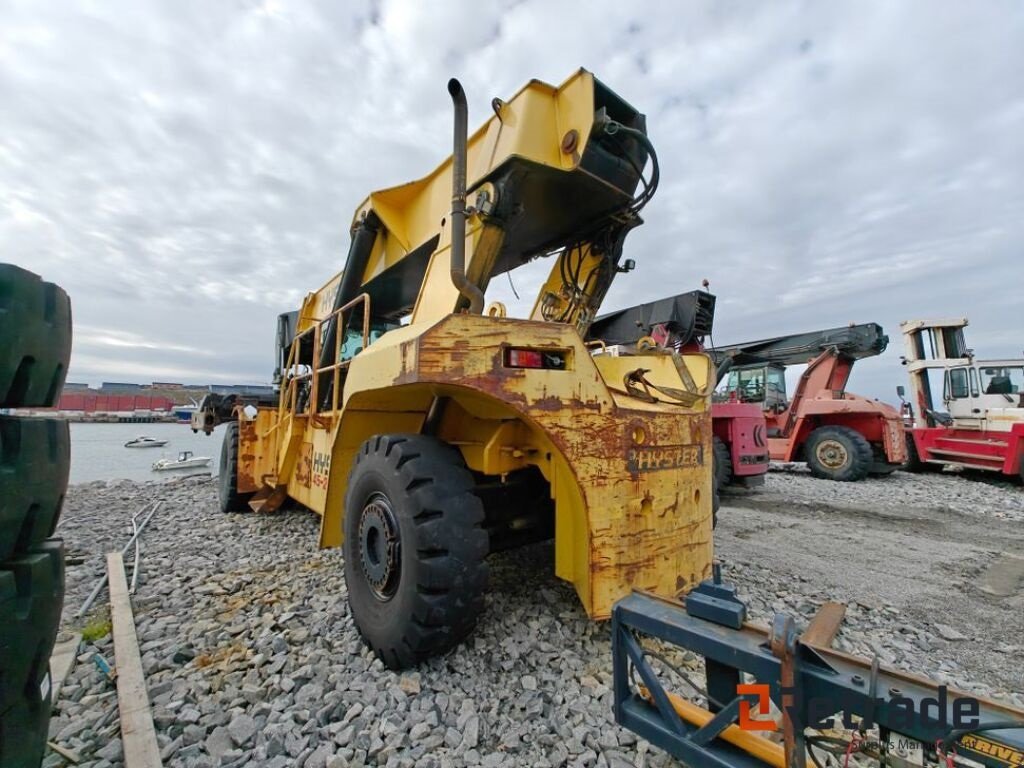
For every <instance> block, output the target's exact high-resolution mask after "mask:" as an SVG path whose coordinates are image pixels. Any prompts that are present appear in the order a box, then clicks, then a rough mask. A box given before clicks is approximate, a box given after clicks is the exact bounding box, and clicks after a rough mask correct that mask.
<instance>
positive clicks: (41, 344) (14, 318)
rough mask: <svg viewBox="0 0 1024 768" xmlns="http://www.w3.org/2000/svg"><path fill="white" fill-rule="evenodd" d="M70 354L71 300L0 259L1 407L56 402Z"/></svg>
mask: <svg viewBox="0 0 1024 768" xmlns="http://www.w3.org/2000/svg"><path fill="white" fill-rule="evenodd" d="M70 356H71V302H70V300H69V299H68V295H67V294H66V293H65V292H64V290H63V289H62V288H59V287H58V286H56V285H54V284H53V283H47V282H44V281H43V279H42V278H40V277H39V275H36V274H34V273H32V272H29V271H28V270H25V269H21V268H20V267H16V266H14V265H13V264H0V408H18V407H22V406H25V407H33V408H48V407H50V406H53V405H56V404H57V400H58V399H59V398H60V390H61V387H63V386H64V378H65V377H66V376H67V372H68V359H69V358H70Z"/></svg>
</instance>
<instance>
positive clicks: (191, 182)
mask: <svg viewBox="0 0 1024 768" xmlns="http://www.w3.org/2000/svg"><path fill="white" fill-rule="evenodd" d="M488 7H492V8H493V9H494V10H492V11H485V10H484V9H486V8H488ZM1022 41H1024V4H1021V3H1019V2H1010V1H1007V2H987V1H984V0H983V1H981V2H972V3H964V2H935V1H934V0H928V1H927V2H925V1H923V0H922V2H903V3H901V2H888V1H887V2H881V1H879V2H874V3H869V2H847V3H838V2H836V3H833V2H771V3H764V2H706V3H699V2H687V3H667V2H666V3H651V4H650V5H645V4H643V3H633V4H629V6H628V10H627V7H626V6H625V5H623V4H622V3H618V2H616V3H612V2H600V1H597V0H589V1H588V2H586V3H580V2H572V3H556V2H551V1H550V0H526V1H525V2H506V3H504V4H499V3H494V4H489V3H480V2H463V3H451V2H422V1H421V0H411V1H410V2H380V3H369V2H352V1H351V0H347V1H346V2H338V1H337V0H322V1H321V2H314V1H313V0H310V1H309V2H287V1H286V0H267V2H249V1H248V0H233V1H232V2H228V1H223V2H210V0H199V1H196V2H186V1H183V0H175V2H155V1H154V2H143V1H141V0H95V2H85V1H83V2H78V3H73V2H67V3H58V2H42V1H41V0H0V249H2V250H0V258H2V259H3V260H5V261H13V262H15V263H17V264H20V265H22V266H24V267H27V268H29V269H32V270H33V271H36V272H39V273H41V274H42V275H44V276H45V277H46V278H47V279H49V280H54V281H57V282H59V283H61V284H62V285H63V286H64V287H65V288H66V289H67V290H68V291H69V293H70V294H71V296H72V300H73V303H74V313H75V325H76V327H75V343H74V354H73V357H72V363H71V375H70V380H74V381H88V382H91V383H94V384H96V383H99V382H100V381H104V380H106V381H141V382H148V381H150V380H153V379H157V380H172V381H188V382H206V381H219V382H266V381H268V380H269V378H270V374H271V369H272V367H273V360H272V344H273V332H274V318H275V316H276V315H277V314H278V313H279V312H281V311H284V310H288V309H293V308H296V307H297V305H298V303H299V301H300V299H301V297H302V295H303V294H304V293H305V292H306V291H308V290H312V289H314V288H316V287H318V286H319V285H320V284H321V283H322V282H323V281H324V280H326V279H327V278H328V277H329V276H330V275H331V274H333V273H334V272H336V271H337V270H338V269H340V268H341V266H342V263H343V259H344V255H345V253H346V250H347V247H348V226H349V223H350V220H351V216H352V212H353V209H354V208H355V206H356V205H357V204H358V203H359V202H360V200H362V198H363V197H365V195H366V194H367V193H368V192H369V191H371V190H373V189H376V188H380V187H386V186H390V185H393V184H397V183H401V182H404V181H408V180H412V179H414V178H417V177H419V176H422V175H424V174H425V173H427V172H429V171H430V170H431V169H433V167H434V166H435V165H437V163H438V162H440V160H441V159H442V158H443V157H444V156H445V155H446V154H447V153H448V151H449V142H450V134H451V129H450V120H451V117H450V101H449V98H448V94H447V92H446V90H445V84H446V82H447V79H448V78H449V77H451V76H457V77H459V78H460V79H461V80H462V82H463V84H464V85H465V87H466V90H467V92H468V94H469V102H470V127H471V130H472V129H473V128H474V127H475V126H476V125H478V124H479V123H481V122H482V121H483V120H484V119H486V117H487V115H488V114H489V109H488V104H489V101H490V99H491V98H492V97H493V96H501V97H508V96H510V95H511V94H512V93H513V92H514V91H515V90H517V89H518V88H519V87H520V86H521V85H522V84H524V83H525V82H526V81H527V80H529V79H530V78H534V77H536V78H540V79H542V80H547V81H548V82H553V83H558V82H561V81H562V80H563V79H564V78H565V77H566V76H568V75H569V74H570V73H571V72H572V71H574V70H575V69H576V68H577V67H580V66H584V67H586V68H588V69H590V70H592V71H593V72H595V73H596V74H597V76H598V77H599V78H601V79H602V80H603V81H604V82H606V83H607V84H608V85H609V86H610V87H611V88H612V89H613V90H615V91H617V92H618V93H620V94H621V95H622V96H623V97H625V98H626V99H627V100H628V101H630V102H631V103H633V104H634V105H635V106H636V107H637V108H639V109H640V110H641V111H643V112H645V113H646V114H647V124H648V131H649V134H650V136H651V137H652V139H653V141H654V143H655V145H656V146H657V148H658V152H659V155H660V157H661V171H662V184H661V187H660V190H659V192H658V195H657V197H656V198H655V199H654V201H653V202H652V203H651V204H650V205H649V206H648V207H647V208H646V209H645V211H644V218H645V219H646V224H645V225H644V226H643V227H641V228H640V229H639V230H637V231H635V232H633V233H632V234H631V235H630V236H629V238H628V240H627V242H626V256H627V257H630V258H633V259H635V261H636V263H637V269H636V270H635V271H634V272H632V273H631V274H629V275H626V276H622V277H620V278H619V279H618V281H617V282H616V284H615V286H614V287H613V290H612V292H611V293H610V295H609V298H608V300H607V301H606V302H605V309H613V308H616V307H620V306H624V305H627V304H632V303H635V302H639V301H644V300H650V299H655V298H660V297H661V296H664V295H667V294H671V293H676V292H681V291H684V290H689V289H691V288H695V287H698V286H699V284H700V281H701V279H702V278H708V279H709V280H710V281H711V286H712V291H713V292H714V293H716V294H717V295H718V316H717V318H716V333H715V339H716V341H718V342H719V343H727V342H734V341H742V340H748V339H755V338H761V337H764V336H769V335H775V334H777V333H785V332H790V331H803V330H812V329H815V328H825V327H831V326H835V325H842V324H845V323H848V322H863V321H876V322H879V323H881V324H882V325H883V326H885V328H886V329H887V331H888V332H889V334H890V337H891V339H892V343H891V346H890V351H889V352H888V353H887V354H886V355H884V356H883V357H882V358H880V359H876V360H873V361H867V362H863V363H860V364H859V365H858V368H857V370H856V371H855V372H854V377H853V380H852V382H851V389H852V390H854V391H861V392H863V393H864V394H868V395H872V396H881V397H885V398H887V399H893V395H892V392H893V389H894V388H895V386H896V384H899V383H905V382H904V373H903V370H902V369H901V367H900V365H899V354H900V353H901V352H902V349H901V347H902V344H901V341H900V339H899V328H898V326H899V322H900V321H901V320H904V319H908V318H910V317H928V316H932V317H934V316H957V315H967V316H969V317H970V318H971V327H970V328H969V329H968V333H969V337H968V338H969V343H970V345H971V346H973V347H974V348H975V349H976V350H977V351H978V352H979V353H980V354H982V355H985V356H996V355H1014V356H1020V353H1021V348H1022V346H1024V328H1022V326H1024V300H1022V290H1021V289H1022V277H1024V270H1022V266H1021V265H1022V262H1024V173H1022V170H1024V44H1022ZM545 269H546V266H545ZM526 272H527V270H520V271H519V272H516V273H515V274H514V279H515V282H516V287H517V288H518V290H519V292H520V294H521V295H523V297H524V303H527V302H526V298H527V297H529V298H530V299H532V297H533V296H534V295H535V293H536V289H537V287H538V284H537V281H536V279H535V278H534V279H531V275H530V274H526ZM535 274H536V270H534V275H535ZM507 282H508V281H507V280H505V279H504V278H501V280H500V281H496V283H495V285H496V286H501V289H499V290H494V291H492V292H490V293H489V296H488V298H492V297H494V298H505V299H507V298H509V296H508V291H507ZM502 294H504V295H502Z"/></svg>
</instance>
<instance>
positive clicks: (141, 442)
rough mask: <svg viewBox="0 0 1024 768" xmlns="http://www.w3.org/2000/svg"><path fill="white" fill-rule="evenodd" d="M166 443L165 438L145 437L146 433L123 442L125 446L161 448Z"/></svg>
mask: <svg viewBox="0 0 1024 768" xmlns="http://www.w3.org/2000/svg"><path fill="white" fill-rule="evenodd" d="M165 445H167V441H166V440H157V439H156V438H155V437H147V436H146V435H139V436H138V437H136V438H135V439H134V440H129V441H128V442H127V443H125V444H124V447H125V448H162V447H163V446H165Z"/></svg>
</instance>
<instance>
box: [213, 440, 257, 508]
mask: <svg viewBox="0 0 1024 768" xmlns="http://www.w3.org/2000/svg"><path fill="white" fill-rule="evenodd" d="M252 497H253V494H251V493H241V492H240V491H239V490H238V422H237V421H230V422H228V423H227V424H226V425H225V426H224V442H223V443H221V446H220V469H219V471H218V474H217V498H218V500H219V502H220V511H221V512H249V511H250V509H249V499H251V498H252Z"/></svg>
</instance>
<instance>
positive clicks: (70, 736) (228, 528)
mask: <svg viewBox="0 0 1024 768" xmlns="http://www.w3.org/2000/svg"><path fill="white" fill-rule="evenodd" d="M790 479H791V478H787V481H788V480H790ZM772 482H773V483H774V482H775V480H774V479H772ZM813 482H814V485H815V487H816V490H817V489H818V487H821V486H833V485H837V486H838V485H840V484H831V483H825V482H821V481H813ZM846 487H848V486H846ZM822 492H826V491H825V490H824V489H822ZM156 498H161V499H163V500H164V505H163V507H162V508H161V509H160V511H158V512H157V514H156V516H155V517H154V518H153V521H152V522H151V523H150V525H149V527H148V528H147V529H146V532H145V533H144V534H143V558H142V568H141V574H140V578H139V586H138V591H137V594H136V595H135V597H134V598H133V605H134V610H135V619H136V627H137V632H138V638H139V643H140V646H141V651H142V661H143V667H144V670H145V674H146V680H147V684H148V687H149V694H150V700H151V703H152V708H153V715H154V721H155V725H156V729H157V738H158V740H159V743H160V747H161V750H162V753H163V758H164V762H165V764H166V765H169V766H216V765H220V766H242V765H262V766H271V767H272V768H273V767H274V766H277V767H279V768H283V767H284V766H293V765H294V766H307V768H325V767H326V766H331V767H332V768H333V767H335V766H343V765H356V766H358V765H385V766H405V767H411V766H461V765H484V766H500V765H533V766H556V765H566V764H568V765H584V766H594V765H596V766H638V767H639V766H646V765H653V766H658V765H668V764H675V763H674V761H672V760H670V759H669V758H668V757H667V756H666V755H665V754H664V753H662V752H660V751H659V750H657V749H655V748H653V747H651V746H650V745H649V744H647V743H646V742H645V741H643V740H639V739H637V738H636V737H635V736H634V735H632V734H631V733H629V732H628V731H625V730H624V729H621V728H619V727H618V726H617V725H615V724H614V722H613V721H612V717H611V707H612V694H611V685H612V681H611V655H610V639H609V628H608V625H607V623H600V624H598V623H595V622H591V621H589V620H588V619H587V617H586V615H585V613H584V611H583V610H582V608H581V606H580V604H579V601H578V600H577V598H576V595H575V593H574V591H573V589H572V588H571V587H570V586H569V585H567V584H565V583H563V582H560V581H558V580H557V579H555V577H554V575H553V572H552V571H553V568H552V563H553V552H552V547H551V546H550V545H549V544H548V545H538V546H533V547H528V548H524V549H520V550H516V551H512V552H507V553H503V554H500V555H495V556H492V557H491V559H490V562H491V588H490V592H489V594H488V598H487V611H486V613H485V614H484V616H482V617H481V620H480V623H479V625H478V627H477V630H476V632H475V634H474V635H473V636H472V637H471V639H470V640H469V641H468V642H466V643H464V644H463V645H461V646H460V647H458V648H457V649H455V650H454V651H453V652H451V653H449V654H448V655H446V656H444V657H442V658H438V659H433V660H431V661H430V662H428V663H426V664H424V665H422V666H421V667H419V668H417V669H416V670H413V671H407V672H404V673H394V672H391V671H389V670H387V669H386V668H385V667H383V665H381V663H380V662H379V661H377V660H376V658H375V657H373V655H372V654H371V653H370V652H369V651H368V650H367V648H366V647H365V646H364V645H363V643H362V642H361V640H360V639H359V637H358V634H357V632H356V630H355V628H354V626H353V623H352V621H351V618H350V616H349V612H348V605H347V602H346V590H345V584H344V578H343V571H342V558H341V552H340V550H319V549H318V548H317V538H318V526H319V518H318V517H317V516H316V515H314V514H312V513H309V512H302V511H296V512H280V513H273V514H265V515H252V514H239V515H223V514H221V513H219V512H217V511H216V493H215V486H214V483H213V482H211V481H210V480H208V479H190V480H184V481H181V482H173V483H170V484H156V483H128V482H121V483H111V484H104V483H92V484H88V485H81V486H76V487H74V488H72V489H71V491H70V492H69V496H68V500H67V505H66V511H65V513H64V521H63V523H62V525H61V528H60V531H59V532H60V534H61V535H63V536H64V537H65V539H66V541H67V542H68V546H69V549H70V550H72V552H73V554H74V555H78V556H80V557H82V558H83V562H82V564H81V565H78V566H75V567H71V568H69V570H68V597H67V603H66V609H65V623H66V627H67V628H69V629H72V628H81V627H82V626H83V624H90V625H91V626H93V627H95V626H96V625H97V624H98V623H99V622H101V621H102V619H103V612H104V610H105V608H104V607H103V606H102V603H103V602H104V601H105V599H106V598H105V594H104V596H103V597H101V599H100V601H98V602H99V603H100V604H101V605H100V606H99V607H98V608H97V609H95V610H94V611H93V612H91V614H90V616H88V617H86V619H85V620H82V619H74V618H73V613H74V612H75V611H76V610H77V608H78V606H79V605H81V603H82V601H83V600H84V598H85V596H86V595H87V594H88V592H89V590H90V589H91V587H92V586H93V585H94V584H95V582H96V580H97V579H99V578H100V577H101V576H102V575H103V573H104V572H105V567H106V564H105V558H104V553H105V552H107V551H110V550H114V549H119V548H120V546H121V545H122V544H123V543H124V542H125V541H127V539H128V537H129V536H130V525H129V522H128V521H129V520H130V517H131V515H132V514H133V513H134V512H136V511H137V510H138V509H139V508H140V507H141V506H143V505H144V504H145V503H147V502H148V501H150V500H152V499H156ZM126 560H127V561H130V557H128V556H126ZM734 560H735V561H734V562H731V563H730V577H731V578H733V579H734V580H736V581H737V582H739V584H740V586H741V588H742V590H743V592H744V594H745V595H746V596H748V597H749V598H751V608H752V612H753V614H754V618H755V619H764V620H766V619H767V618H768V617H769V614H770V613H771V612H772V611H774V610H779V609H785V610H790V611H792V612H794V613H797V614H799V615H801V616H803V617H804V618H807V617H809V616H810V615H812V614H813V612H814V611H815V610H816V608H817V606H818V605H820V603H821V602H822V601H824V600H827V599H832V598H833V597H834V595H831V594H827V593H826V591H823V590H820V589H815V588H814V587H813V585H812V584H809V583H801V582H800V581H798V580H797V581H795V582H793V583H786V584H785V585H783V584H779V583H778V582H777V580H776V579H774V578H773V571H772V567H771V563H761V564H758V563H757V562H755V561H753V560H752V561H750V562H743V561H741V560H740V558H738V557H737V558H734ZM898 624H899V621H898V620H897V617H891V616H890V615H889V613H888V610H887V606H886V605H884V604H880V605H863V606H856V605H855V606H853V607H852V609H851V615H850V619H849V620H848V622H847V624H846V626H845V627H844V630H843V632H842V634H841V636H840V638H839V647H841V648H844V649H850V650H854V651H860V652H865V651H866V652H868V653H870V652H872V651H876V652H878V653H879V655H881V656H883V659H885V660H891V661H893V662H894V663H895V664H896V665H900V664H901V663H902V662H908V661H909V662H914V661H915V659H916V656H915V655H914V654H913V653H912V652H911V651H912V650H913V649H914V648H915V647H917V648H920V646H921V643H922V639H923V642H928V639H927V638H928V637H929V635H930V634H931V631H930V630H929V629H925V628H924V627H920V628H911V629H910V630H909V631H895V632H894V628H897V625H898ZM926 632H927V633H928V634H922V633H926ZM908 647H909V648H910V649H911V651H908V650H906V649H907V648H908ZM94 654H99V655H101V656H103V657H104V658H106V659H107V660H108V661H110V662H111V663H113V648H112V645H111V641H110V638H109V635H108V636H106V637H102V638H99V639H95V640H93V642H90V643H83V646H82V650H81V654H80V656H79V662H78V664H77V665H76V668H75V669H74V670H73V672H72V673H71V675H70V676H69V678H68V680H67V682H66V683H65V685H64V688H63V690H62V693H61V700H60V702H59V703H58V705H57V711H56V714H55V716H54V718H53V721H52V724H51V738H52V739H53V740H54V741H55V742H57V743H58V744H60V745H61V746H62V747H65V748H67V749H72V750H75V751H76V752H78V753H79V754H80V755H81V756H82V763H81V765H83V766H94V767H95V768H100V767H102V768H106V767H107V766H116V765H120V764H121V763H122V747H121V742H120V739H119V734H118V730H117V722H118V721H117V713H116V695H115V693H114V685H113V684H112V683H111V682H110V681H109V680H107V679H106V678H105V677H104V675H103V674H102V673H101V672H100V671H99V669H98V668H97V666H96V665H95V664H94V663H93V660H92V657H93V655H94ZM883 654H884V655H883ZM683 661H684V663H685V664H686V665H687V666H688V667H690V668H691V669H692V670H694V671H695V675H697V676H699V674H700V673H699V667H700V664H699V661H698V660H697V659H695V658H693V657H692V655H689V654H683ZM959 676H961V673H960V670H958V669H956V668H953V669H950V670H948V677H949V678H950V679H952V680H956V679H957V678H958V677H959ZM993 683H994V684H995V685H998V681H993ZM982 688H983V689H985V690H989V689H991V688H992V686H989V687H988V688H986V687H985V686H982ZM1018 703H1020V704H1024V700H1018ZM59 764H61V761H60V760H59V759H58V758H57V756H56V755H51V756H50V757H48V758H47V763H46V765H48V766H53V765H59Z"/></svg>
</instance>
